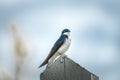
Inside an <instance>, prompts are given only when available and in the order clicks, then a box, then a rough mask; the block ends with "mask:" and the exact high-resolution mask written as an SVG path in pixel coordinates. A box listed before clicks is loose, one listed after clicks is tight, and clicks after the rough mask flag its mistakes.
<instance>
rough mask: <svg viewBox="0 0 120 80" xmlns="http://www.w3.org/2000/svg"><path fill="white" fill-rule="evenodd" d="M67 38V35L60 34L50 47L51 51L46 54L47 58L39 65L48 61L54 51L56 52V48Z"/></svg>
mask: <svg viewBox="0 0 120 80" xmlns="http://www.w3.org/2000/svg"><path fill="white" fill-rule="evenodd" d="M67 38H68V36H67V35H61V36H60V38H59V39H58V40H57V41H56V43H55V44H54V46H53V48H52V49H51V51H50V53H49V55H48V56H47V58H46V59H45V61H44V62H43V63H42V64H41V65H40V66H39V67H42V66H44V65H45V64H47V63H48V61H49V59H50V58H51V57H52V56H53V55H54V53H56V52H57V51H58V49H59V48H60V47H61V46H62V44H64V42H65V40H66V39H67Z"/></svg>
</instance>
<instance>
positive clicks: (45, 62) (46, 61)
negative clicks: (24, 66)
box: [38, 59, 48, 68]
mask: <svg viewBox="0 0 120 80" xmlns="http://www.w3.org/2000/svg"><path fill="white" fill-rule="evenodd" d="M47 63H48V60H47V59H46V60H45V61H44V62H43V63H42V64H41V65H40V66H39V67H38V68H40V67H42V66H44V65H45V64H47Z"/></svg>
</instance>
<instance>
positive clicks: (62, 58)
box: [60, 55, 67, 63]
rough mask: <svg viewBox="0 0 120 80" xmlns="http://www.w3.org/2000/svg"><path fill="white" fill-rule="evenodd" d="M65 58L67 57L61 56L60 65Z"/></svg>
mask: <svg viewBox="0 0 120 80" xmlns="http://www.w3.org/2000/svg"><path fill="white" fill-rule="evenodd" d="M65 57H67V55H62V56H61V60H60V62H61V63H63V62H64V59H65Z"/></svg>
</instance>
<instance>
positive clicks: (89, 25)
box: [0, 0, 120, 80]
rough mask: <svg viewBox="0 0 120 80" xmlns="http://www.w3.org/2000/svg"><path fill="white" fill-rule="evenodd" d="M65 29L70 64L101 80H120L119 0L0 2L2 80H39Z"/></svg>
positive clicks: (0, 76)
mask: <svg viewBox="0 0 120 80" xmlns="http://www.w3.org/2000/svg"><path fill="white" fill-rule="evenodd" d="M64 28H68V29H70V30H71V36H72V42H71V47H70V49H69V50H68V51H67V52H66V54H67V55H68V57H69V58H71V59H72V60H74V61H75V62H77V63H78V64H80V65H81V66H82V67H84V68H86V69H87V70H89V71H90V72H92V73H94V74H96V75H97V76H99V78H100V80H120V76H119V75H120V69H119V68H120V1H119V0H91V1H89V0H84V1H82V0H9V1H8V0H0V80H15V79H16V80H39V75H40V73H41V72H43V71H44V69H45V67H42V68H39V69H38V66H39V65H40V64H41V63H42V62H43V60H44V59H45V58H46V56H47V55H48V53H49V51H50V50H51V47H52V46H53V44H54V43H55V41H56V40H57V39H58V38H59V36H60V34H61V31H62V30H63V29H64Z"/></svg>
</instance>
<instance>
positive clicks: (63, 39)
mask: <svg viewBox="0 0 120 80" xmlns="http://www.w3.org/2000/svg"><path fill="white" fill-rule="evenodd" d="M70 44H71V37H70V30H69V29H64V30H63V31H62V33H61V36H60V37H59V39H58V40H57V41H56V42H55V44H54V46H53V48H52V49H51V51H50V53H49V55H48V56H47V58H46V59H45V61H44V62H43V63H42V64H41V65H40V66H39V67H42V66H44V65H46V64H47V63H48V64H51V63H53V62H54V61H55V59H56V58H57V57H58V56H61V55H65V54H64V53H65V52H66V51H67V50H68V48H69V47H70Z"/></svg>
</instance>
